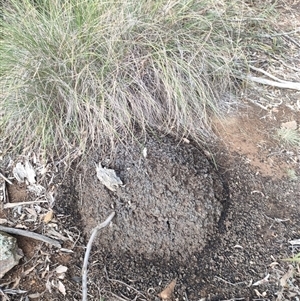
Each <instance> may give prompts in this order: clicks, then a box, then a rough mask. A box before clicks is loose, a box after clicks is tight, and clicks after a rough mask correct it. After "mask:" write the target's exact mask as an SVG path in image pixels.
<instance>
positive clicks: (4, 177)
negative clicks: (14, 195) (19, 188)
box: [0, 172, 13, 185]
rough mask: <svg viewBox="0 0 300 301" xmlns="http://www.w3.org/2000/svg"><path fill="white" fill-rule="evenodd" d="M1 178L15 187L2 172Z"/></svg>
mask: <svg viewBox="0 0 300 301" xmlns="http://www.w3.org/2000/svg"><path fill="white" fill-rule="evenodd" d="M0 177H1V178H2V179H3V180H5V181H6V182H7V183H9V184H10V185H13V182H12V181H10V180H9V179H8V178H7V177H6V176H5V175H3V174H2V173H1V172H0Z"/></svg>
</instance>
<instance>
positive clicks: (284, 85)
mask: <svg viewBox="0 0 300 301" xmlns="http://www.w3.org/2000/svg"><path fill="white" fill-rule="evenodd" d="M244 78H246V79H248V80H250V81H253V82H256V83H259V84H263V85H269V86H273V87H277V88H286V89H293V90H298V91H300V83H293V82H287V81H281V82H276V81H273V80H269V79H265V78H262V77H256V76H251V75H247V76H245V77H244Z"/></svg>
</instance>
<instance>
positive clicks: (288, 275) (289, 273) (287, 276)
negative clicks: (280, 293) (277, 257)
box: [280, 265, 294, 287]
mask: <svg viewBox="0 0 300 301" xmlns="http://www.w3.org/2000/svg"><path fill="white" fill-rule="evenodd" d="M293 274H294V267H293V266H292V265H289V270H288V271H287V272H286V273H285V274H284V275H283V276H282V277H281V279H280V285H281V287H286V286H287V285H288V279H290V278H292V277H293Z"/></svg>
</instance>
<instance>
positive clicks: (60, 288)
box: [57, 280, 66, 296]
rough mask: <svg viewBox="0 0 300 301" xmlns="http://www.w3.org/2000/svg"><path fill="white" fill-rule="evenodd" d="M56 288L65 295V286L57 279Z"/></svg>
mask: <svg viewBox="0 0 300 301" xmlns="http://www.w3.org/2000/svg"><path fill="white" fill-rule="evenodd" d="M57 282H58V283H57V288H58V290H59V291H60V292H61V293H62V294H63V295H64V296H65V295H66V288H65V286H64V285H63V283H62V282H61V281H59V280H58V281H57Z"/></svg>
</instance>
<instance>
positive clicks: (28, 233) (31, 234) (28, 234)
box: [0, 225, 61, 249]
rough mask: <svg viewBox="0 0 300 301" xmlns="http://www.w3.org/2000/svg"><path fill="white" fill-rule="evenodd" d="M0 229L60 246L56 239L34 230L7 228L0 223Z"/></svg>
mask: <svg viewBox="0 0 300 301" xmlns="http://www.w3.org/2000/svg"><path fill="white" fill-rule="evenodd" d="M0 231H3V232H6V233H9V234H15V235H21V236H26V237H29V238H33V239H36V240H40V241H43V242H45V243H47V244H50V245H53V246H55V247H57V248H59V249H60V248H61V244H60V243H59V242H58V241H57V240H55V239H52V238H49V237H47V236H45V235H42V234H38V233H35V232H31V231H27V230H21V229H16V228H9V227H5V226H1V225H0Z"/></svg>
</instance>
